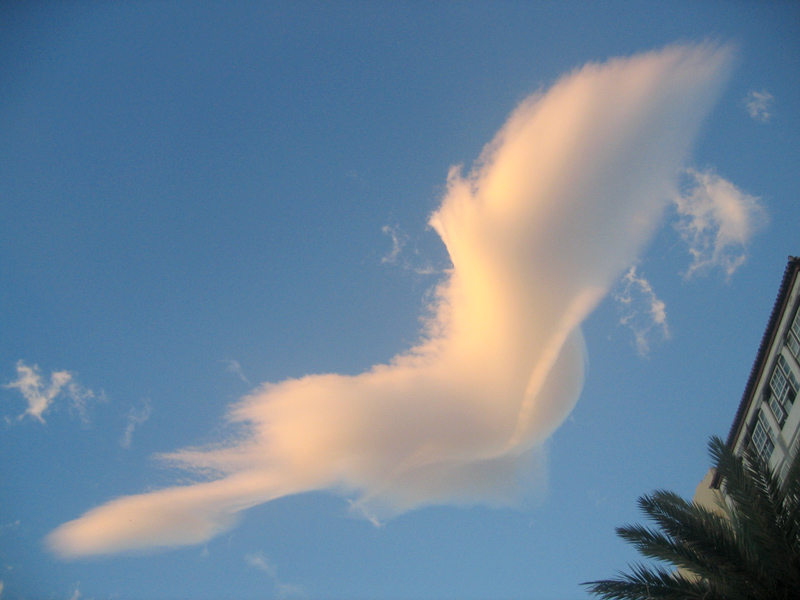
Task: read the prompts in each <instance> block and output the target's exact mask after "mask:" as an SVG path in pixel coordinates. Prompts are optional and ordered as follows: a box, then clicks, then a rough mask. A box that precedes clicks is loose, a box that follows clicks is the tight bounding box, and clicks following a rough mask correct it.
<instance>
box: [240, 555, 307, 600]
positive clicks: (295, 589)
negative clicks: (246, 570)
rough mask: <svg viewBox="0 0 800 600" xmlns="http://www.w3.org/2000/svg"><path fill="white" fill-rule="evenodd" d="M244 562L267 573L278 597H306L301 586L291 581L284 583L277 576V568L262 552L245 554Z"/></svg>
mask: <svg viewBox="0 0 800 600" xmlns="http://www.w3.org/2000/svg"><path fill="white" fill-rule="evenodd" d="M244 560H245V562H246V563H247V564H248V565H250V566H251V567H253V568H255V569H258V570H259V571H263V572H264V573H266V574H267V577H269V579H270V581H272V583H273V585H274V586H275V592H276V594H277V596H278V598H279V599H281V600H283V599H284V598H285V599H288V598H306V597H307V595H306V593H305V591H304V590H303V588H302V587H301V586H299V585H295V584H292V583H284V582H282V581H281V580H280V579H279V578H278V568H277V567H276V566H275V565H274V564H272V563H271V562H270V560H269V558H267V557H266V556H265V555H264V554H263V553H262V552H254V553H252V554H246V555H245V557H244Z"/></svg>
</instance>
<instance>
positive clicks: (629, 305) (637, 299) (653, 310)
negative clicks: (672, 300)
mask: <svg viewBox="0 0 800 600" xmlns="http://www.w3.org/2000/svg"><path fill="white" fill-rule="evenodd" d="M621 284H622V289H621V290H620V291H619V292H618V293H616V294H614V299H615V300H616V301H617V302H618V303H619V305H620V307H621V312H622V316H621V317H620V320H619V323H620V325H622V326H624V327H627V328H629V329H630V330H631V331H632V332H633V335H634V338H635V340H636V350H637V351H638V352H639V354H640V355H642V356H645V355H647V353H648V352H649V351H650V340H651V339H652V337H653V332H654V331H660V332H661V336H662V337H663V338H664V339H669V337H670V333H669V327H668V326H667V311H666V305H665V304H664V302H663V301H662V300H659V298H658V297H657V296H656V294H655V292H654V291H653V286H651V285H650V282H649V281H647V279H645V278H644V277H643V276H641V275H639V274H638V273H637V271H636V266H635V265H634V266H631V268H630V269H628V272H627V273H625V275H624V276H623V278H622V281H621Z"/></svg>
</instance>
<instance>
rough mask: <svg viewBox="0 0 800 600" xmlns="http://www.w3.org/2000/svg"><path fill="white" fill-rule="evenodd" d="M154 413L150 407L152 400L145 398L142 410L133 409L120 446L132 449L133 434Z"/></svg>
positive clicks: (129, 414)
mask: <svg viewBox="0 0 800 600" xmlns="http://www.w3.org/2000/svg"><path fill="white" fill-rule="evenodd" d="M152 412H153V407H152V406H151V405H150V399H149V398H145V399H143V400H142V406H141V408H136V407H135V406H134V407H131V409H130V410H129V411H128V415H127V417H126V419H127V423H126V425H125V433H123V434H122V437H121V438H120V440H119V445H120V446H122V447H123V448H130V447H131V441H132V440H133V432H134V431H135V430H136V428H137V427H138V426H139V425H142V424H143V423H144V422H145V421H147V419H149V418H150V415H151V414H152Z"/></svg>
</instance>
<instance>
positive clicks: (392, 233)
mask: <svg viewBox="0 0 800 600" xmlns="http://www.w3.org/2000/svg"><path fill="white" fill-rule="evenodd" d="M381 231H382V232H383V233H384V234H386V235H388V236H389V237H390V238H392V249H391V250H389V253H388V254H387V255H386V256H384V257H383V258H382V259H381V262H382V263H384V264H386V263H389V264H394V263H396V262H397V257H398V256H400V252H402V251H403V247H404V246H405V245H406V243H407V242H408V235H406V234H405V233H404V232H403V231H402V230H401V229H400V227H399V226H398V225H384V226H383V227H382V228H381Z"/></svg>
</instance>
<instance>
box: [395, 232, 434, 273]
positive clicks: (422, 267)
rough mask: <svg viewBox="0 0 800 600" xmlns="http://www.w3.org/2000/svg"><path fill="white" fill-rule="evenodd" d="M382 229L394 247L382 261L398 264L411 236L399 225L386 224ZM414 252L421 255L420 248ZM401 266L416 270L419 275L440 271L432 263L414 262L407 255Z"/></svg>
mask: <svg viewBox="0 0 800 600" xmlns="http://www.w3.org/2000/svg"><path fill="white" fill-rule="evenodd" d="M381 231H383V233H384V234H386V235H388V236H389V237H391V239H392V248H391V250H389V253H388V254H386V256H384V257H383V258H382V259H381V263H382V264H390V265H396V264H397V263H398V262H399V261H398V259H399V258H400V257H401V255H402V254H403V249H404V248H405V247H406V244H408V241H409V236H408V234H406V233H405V232H404V231H403V230H402V229H400V226H399V225H384V226H383V228H381ZM413 254H414V256H416V257H419V251H418V250H416V249H414V252H413ZM400 266H401V267H403V268H404V269H406V270H408V271H414V273H416V274H417V275H435V274H437V273H438V272H439V271H437V270H436V269H435V268H434V267H433V265H431V264H430V263H425V264H413V263H411V262H410V261H409V260H407V259H406V258H405V256H403V260H402V262H400Z"/></svg>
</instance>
